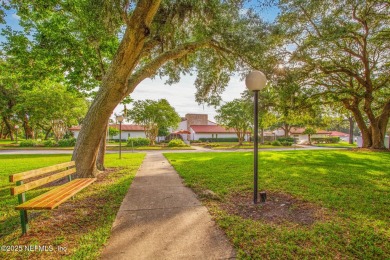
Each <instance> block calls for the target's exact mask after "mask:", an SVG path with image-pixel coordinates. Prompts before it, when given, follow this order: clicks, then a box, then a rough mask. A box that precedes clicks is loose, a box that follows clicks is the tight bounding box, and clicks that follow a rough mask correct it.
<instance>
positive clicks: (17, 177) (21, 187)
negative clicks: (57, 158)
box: [9, 161, 76, 195]
mask: <svg viewBox="0 0 390 260" xmlns="http://www.w3.org/2000/svg"><path fill="white" fill-rule="evenodd" d="M74 166H75V162H74V161H71V162H66V163H60V164H56V165H53V166H49V167H45V168H40V169H36V170H31V171H27V172H21V173H17V174H13V175H10V176H9V181H10V182H16V185H17V186H15V187H13V188H11V195H18V194H21V193H23V192H25V191H28V190H31V189H34V188H36V187H39V186H42V185H44V184H47V183H50V182H52V181H55V180H58V179H61V178H63V177H65V176H69V180H70V175H72V174H73V173H75V172H76V168H75V167H74ZM70 167H73V168H71V169H69V168H70ZM60 170H63V171H60ZM54 171H56V172H57V171H60V172H57V173H55V174H52V175H49V176H47V177H43V178H41V179H37V180H34V181H31V182H28V183H26V184H23V181H24V180H27V179H30V178H33V177H38V176H40V175H44V174H48V173H51V172H54Z"/></svg>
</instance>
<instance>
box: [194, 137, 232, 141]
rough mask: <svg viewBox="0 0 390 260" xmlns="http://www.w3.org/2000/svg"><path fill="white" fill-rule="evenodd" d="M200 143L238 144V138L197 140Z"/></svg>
mask: <svg viewBox="0 0 390 260" xmlns="http://www.w3.org/2000/svg"><path fill="white" fill-rule="evenodd" d="M199 141H202V142H238V138H235V137H231V138H199Z"/></svg>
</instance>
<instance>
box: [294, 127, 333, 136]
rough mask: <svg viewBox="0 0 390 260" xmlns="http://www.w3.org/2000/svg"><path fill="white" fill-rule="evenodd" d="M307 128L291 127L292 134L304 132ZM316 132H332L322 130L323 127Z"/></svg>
mask: <svg viewBox="0 0 390 260" xmlns="http://www.w3.org/2000/svg"><path fill="white" fill-rule="evenodd" d="M305 130H306V128H299V127H293V128H291V129H290V134H292V135H294V134H295V135H299V134H303V132H305ZM316 134H330V132H328V131H325V130H322V129H316Z"/></svg>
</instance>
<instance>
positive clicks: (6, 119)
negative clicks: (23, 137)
mask: <svg viewBox="0 0 390 260" xmlns="http://www.w3.org/2000/svg"><path fill="white" fill-rule="evenodd" d="M3 121H4V123H5V126H6V127H7V129H8V133H9V136H10V138H11V141H14V135H13V132H14V131H13V128H12V126H11V123H10V121H9V119H8V118H6V117H4V116H3Z"/></svg>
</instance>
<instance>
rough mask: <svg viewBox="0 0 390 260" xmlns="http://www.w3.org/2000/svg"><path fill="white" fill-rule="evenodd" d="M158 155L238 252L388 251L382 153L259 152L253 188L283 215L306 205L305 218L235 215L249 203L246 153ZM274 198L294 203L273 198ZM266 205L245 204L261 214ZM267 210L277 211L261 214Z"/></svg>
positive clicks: (387, 176) (352, 254) (389, 188)
mask: <svg viewBox="0 0 390 260" xmlns="http://www.w3.org/2000/svg"><path fill="white" fill-rule="evenodd" d="M165 156H166V157H167V159H168V160H169V161H170V163H171V164H172V165H173V166H174V168H175V169H176V170H177V171H178V172H179V174H180V175H181V177H183V179H184V181H185V183H186V185H187V186H189V187H190V188H192V189H193V190H195V191H196V193H197V194H198V195H199V196H200V197H203V203H205V204H206V206H207V207H208V208H209V210H210V212H211V214H212V215H213V217H214V218H215V220H216V222H217V223H218V225H219V226H220V227H221V228H222V229H223V230H224V231H225V232H226V234H227V236H228V237H229V239H230V240H231V242H232V243H233V244H234V246H235V248H236V250H237V252H238V257H239V258H242V259H269V258H273V259H302V258H325V259H328V258H329V259H335V258H352V259H388V258H389V257H390V242H389V241H390V228H389V227H390V209H389V207H388V205H389V204H390V171H389V169H388V162H389V161H390V153H374V152H355V151H334V150H333V151H284V152H261V153H260V154H259V188H260V189H259V190H266V191H267V194H268V195H269V196H268V199H267V201H269V202H270V203H274V205H277V206H279V209H280V208H281V207H285V208H287V209H288V210H287V213H289V212H293V213H294V212H301V213H302V212H303V213H305V212H307V211H312V216H311V218H312V219H311V220H312V222H308V224H301V223H299V222H294V221H291V220H290V219H289V218H286V219H281V220H280V219H279V220H280V221H274V219H273V218H269V217H267V216H264V215H261V214H257V215H256V214H254V213H253V212H249V213H248V212H247V214H242V212H245V211H246V209H247V208H248V207H252V206H251V205H253V204H252V190H253V188H252V187H253V168H252V167H253V166H252V165H253V153H199V154H194V153H191V154H189V153H181V154H173V153H171V154H165ZM210 191H211V192H212V193H213V194H215V196H214V195H213V196H209V194H210ZM275 197H277V198H278V199H280V198H284V197H287V198H289V200H287V203H289V202H291V201H293V202H294V203H292V204H291V205H288V204H287V203H286V204H285V203H284V201H283V200H279V202H278V201H276V202H275V200H274V198H275ZM239 198H244V200H242V199H241V200H240V199H239ZM273 200H274V201H273ZM245 203H246V204H245ZM267 207H268V206H267V205H264V206H263V205H259V206H258V207H257V208H256V207H252V208H250V209H252V210H253V211H255V212H256V213H258V212H260V213H261V212H262V210H264V211H265V210H266V209H267ZM297 210H301V211H297ZM275 212H276V213H279V212H280V211H273V212H272V211H270V212H269V213H271V214H272V213H275ZM251 214H252V215H253V216H254V217H258V218H257V219H256V220H253V217H252V216H251ZM275 215H276V217H275V218H276V220H278V219H277V215H278V214H275Z"/></svg>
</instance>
